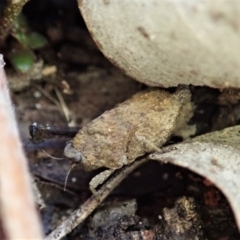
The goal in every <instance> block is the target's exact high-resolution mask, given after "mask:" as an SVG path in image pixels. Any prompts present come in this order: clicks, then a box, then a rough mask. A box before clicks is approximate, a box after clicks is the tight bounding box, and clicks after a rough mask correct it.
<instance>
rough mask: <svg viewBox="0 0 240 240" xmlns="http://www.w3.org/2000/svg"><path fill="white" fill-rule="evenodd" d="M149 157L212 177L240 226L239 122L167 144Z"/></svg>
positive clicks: (211, 179) (210, 178)
mask: <svg viewBox="0 0 240 240" xmlns="http://www.w3.org/2000/svg"><path fill="white" fill-rule="evenodd" d="M150 159H154V160H159V161H163V162H169V163H173V164H176V165H179V166H182V167H185V168H188V169H190V170H192V171H194V172H196V173H198V174H200V175H202V176H204V177H206V178H208V179H209V180H210V181H212V182H213V183H214V184H215V185H216V186H217V187H218V188H219V189H220V190H221V191H222V192H223V193H224V194H225V195H226V197H227V199H228V200H229V203H230V205H231V206H232V209H233V212H234V215H235V218H236V221H237V225H238V227H239V229H240V126H234V127H230V128H226V129H224V130H222V131H217V132H213V133H209V134H205V135H202V136H199V137H196V138H194V139H192V140H191V141H186V142H183V143H181V144H176V145H171V146H168V147H166V148H164V151H163V153H162V154H160V153H154V154H151V155H150Z"/></svg>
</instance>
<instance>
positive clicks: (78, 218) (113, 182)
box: [45, 158, 148, 240]
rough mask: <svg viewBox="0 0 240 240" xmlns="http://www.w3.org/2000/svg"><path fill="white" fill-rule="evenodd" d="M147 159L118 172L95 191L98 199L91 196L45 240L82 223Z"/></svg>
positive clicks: (61, 234) (66, 232)
mask: <svg viewBox="0 0 240 240" xmlns="http://www.w3.org/2000/svg"><path fill="white" fill-rule="evenodd" d="M147 160H148V159H147V158H142V159H140V160H139V161H135V162H134V163H133V164H131V165H128V166H126V167H124V168H122V169H120V170H119V172H118V173H117V174H116V175H114V176H112V178H111V179H109V180H108V181H107V182H106V183H105V184H104V185H103V186H102V187H101V189H99V190H98V191H97V195H98V198H96V197H95V196H91V197H90V198H89V199H88V200H87V201H86V202H85V203H84V204H82V205H81V206H80V207H79V208H78V209H77V210H75V211H74V212H73V213H72V214H71V215H70V216H69V218H68V219H66V220H65V221H63V222H62V223H61V224H60V225H59V226H58V227H57V228H56V229H55V230H54V231H53V232H52V233H50V234H49V235H48V236H47V237H46V238H45V240H58V239H61V238H62V237H64V236H66V235H67V234H68V233H70V232H71V231H72V230H73V229H74V228H75V227H76V226H78V225H79V224H80V223H82V222H83V221H84V220H85V219H86V218H87V217H88V216H89V215H90V214H91V213H92V212H93V211H94V210H95V209H96V208H97V207H98V206H99V205H100V204H101V202H102V201H103V200H104V199H105V198H106V197H107V196H108V195H109V194H110V193H111V191H112V190H113V189H114V188H115V187H116V186H118V185H119V183H120V182H121V181H122V180H123V179H124V178H125V177H126V176H128V174H130V173H131V172H132V171H133V170H134V169H136V168H137V167H139V166H140V165H141V164H143V163H145V162H146V161H147Z"/></svg>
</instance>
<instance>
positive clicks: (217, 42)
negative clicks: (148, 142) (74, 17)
mask: <svg viewBox="0 0 240 240" xmlns="http://www.w3.org/2000/svg"><path fill="white" fill-rule="evenodd" d="M78 3H79V7H80V10H81V12H82V15H83V17H84V19H85V22H86V24H87V27H88V29H89V31H90V33H91V34H92V37H93V38H94V40H95V41H96V43H97V45H98V47H99V48H100V50H101V51H102V52H103V53H104V54H105V56H106V57H107V58H108V59H110V60H111V61H112V62H113V63H114V64H115V65H117V66H119V67H120V68H121V69H123V70H124V72H125V73H126V74H128V75H129V76H131V77H133V78H134V79H136V80H138V81H140V82H143V83H145V84H147V85H151V86H164V87H169V86H176V85H178V84H180V83H182V84H193V85H208V86H212V87H217V88H223V87H226V86H232V87H240V58H239V50H240V1H236V0H219V1H216V0H205V1H202V0H147V1H146V0H133V1H132V0H121V1H119V0H101V1H100V0H98V1H95V0H78Z"/></svg>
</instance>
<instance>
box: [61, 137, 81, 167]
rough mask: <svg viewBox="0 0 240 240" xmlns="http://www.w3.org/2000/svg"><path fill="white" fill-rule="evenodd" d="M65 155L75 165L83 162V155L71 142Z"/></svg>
mask: <svg viewBox="0 0 240 240" xmlns="http://www.w3.org/2000/svg"><path fill="white" fill-rule="evenodd" d="M64 155H65V156H66V157H67V158H69V159H70V160H71V161H73V162H74V163H80V162H81V161H82V160H83V155H82V154H81V153H80V152H79V151H78V150H77V149H76V148H74V147H73V145H72V143H71V142H68V143H67V145H66V147H65V149H64Z"/></svg>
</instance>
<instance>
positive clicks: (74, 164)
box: [64, 163, 77, 192]
mask: <svg viewBox="0 0 240 240" xmlns="http://www.w3.org/2000/svg"><path fill="white" fill-rule="evenodd" d="M76 165H77V164H76V163H73V164H71V167H70V168H69V170H68V172H67V175H66V178H65V182H64V192H65V191H66V188H67V181H68V177H69V174H70V172H71V171H72V169H73V168H74V167H76Z"/></svg>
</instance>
